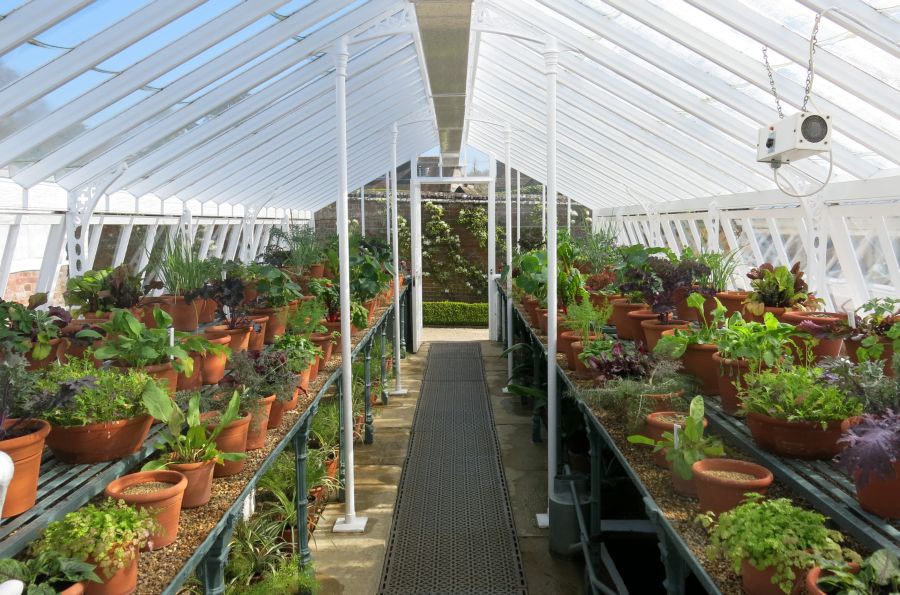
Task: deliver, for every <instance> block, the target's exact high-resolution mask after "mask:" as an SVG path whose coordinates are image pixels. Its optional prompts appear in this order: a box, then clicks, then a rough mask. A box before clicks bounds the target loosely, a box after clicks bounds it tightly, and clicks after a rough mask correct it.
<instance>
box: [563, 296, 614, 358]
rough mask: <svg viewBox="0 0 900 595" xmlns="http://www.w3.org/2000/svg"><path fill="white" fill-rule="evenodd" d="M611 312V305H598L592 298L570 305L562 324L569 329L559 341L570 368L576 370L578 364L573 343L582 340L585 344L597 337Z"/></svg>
mask: <svg viewBox="0 0 900 595" xmlns="http://www.w3.org/2000/svg"><path fill="white" fill-rule="evenodd" d="M610 314H612V307H611V306H610V305H608V304H607V305H605V306H603V307H597V306H596V305H595V304H594V303H593V302H591V301H590V300H582V301H581V302H580V303H578V302H576V303H574V304H571V305H569V307H568V309H567V310H566V314H565V320H564V321H563V325H562V327H563V328H567V329H569V330H567V331H566V330H564V331H563V332H562V333H561V334H560V338H559V342H558V343H557V346H558V347H559V350H560V351H561V352H562V353H564V354H565V356H566V361H567V362H568V364H569V369H571V370H574V369H575V365H576V361H575V352H574V351H572V343H574V342H576V341H581V342H582V344H584V342H585V341H586V340H588V339H590V338H592V337H596V335H597V333H599V332H600V331H601V330H602V329H603V327H604V326H606V323H607V322H608V321H609V317H610Z"/></svg>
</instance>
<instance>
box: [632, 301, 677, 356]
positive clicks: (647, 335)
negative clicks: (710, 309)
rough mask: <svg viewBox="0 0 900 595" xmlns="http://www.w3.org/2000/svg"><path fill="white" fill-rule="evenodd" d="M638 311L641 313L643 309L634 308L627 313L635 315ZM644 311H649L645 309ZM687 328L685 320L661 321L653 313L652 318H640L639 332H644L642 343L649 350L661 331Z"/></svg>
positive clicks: (660, 334)
mask: <svg viewBox="0 0 900 595" xmlns="http://www.w3.org/2000/svg"><path fill="white" fill-rule="evenodd" d="M639 312H640V313H642V312H645V311H644V310H635V311H634V312H629V313H628V315H629V316H637V315H638V313H639ZM646 312H650V311H649V310H646ZM650 314H653V312H650ZM687 328H688V323H687V321H685V320H678V319H673V320H670V321H669V322H666V323H663V322H660V321H659V317H657V316H656V314H653V318H644V319H643V320H641V332H642V333H643V334H644V343H645V344H646V345H647V349H648V350H649V351H653V348H654V347H656V344H657V343H658V342H659V340H660V338H661V337H662V334H663V331H667V330H672V329H687Z"/></svg>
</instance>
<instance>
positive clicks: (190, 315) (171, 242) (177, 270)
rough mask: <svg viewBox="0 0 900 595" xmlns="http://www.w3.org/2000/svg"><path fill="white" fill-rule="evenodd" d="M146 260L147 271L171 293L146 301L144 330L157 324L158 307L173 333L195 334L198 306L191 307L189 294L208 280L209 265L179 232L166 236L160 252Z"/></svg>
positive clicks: (191, 298)
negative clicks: (154, 311) (155, 308)
mask: <svg viewBox="0 0 900 595" xmlns="http://www.w3.org/2000/svg"><path fill="white" fill-rule="evenodd" d="M149 260H150V264H149V265H148V270H150V271H154V272H155V273H156V275H157V276H158V278H159V280H160V281H161V282H162V285H163V286H164V287H165V288H166V289H167V290H168V291H169V292H170V293H169V294H167V295H163V296H160V297H159V298H154V299H150V300H147V301H146V304H147V306H148V310H147V316H146V317H145V322H146V324H147V326H151V327H152V326H153V325H154V323H155V322H156V319H155V317H154V316H153V315H152V309H153V308H154V307H157V306H158V307H160V308H162V309H163V310H165V311H166V312H167V313H168V314H169V315H170V316H171V317H172V319H173V324H174V326H175V330H178V331H186V332H193V331H195V330H197V327H198V326H199V310H200V306H201V304H200V303H199V302H197V303H194V300H193V296H192V295H191V294H192V292H193V291H195V290H197V289H199V288H200V287H202V286H203V284H204V283H206V281H207V280H208V279H209V278H210V276H211V274H212V271H211V270H210V263H208V262H206V261H204V260H201V259H200V258H199V256H198V254H197V253H196V252H195V251H194V249H193V247H192V245H191V240H190V237H188V236H187V234H185V232H184V231H182V230H178V231H177V232H176V233H174V234H172V235H171V236H169V238H168V240H167V241H166V242H164V243H163V245H162V247H161V249H160V250H158V251H156V252H155V253H153V254H151V255H150V259H149Z"/></svg>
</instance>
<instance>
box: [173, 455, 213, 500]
mask: <svg viewBox="0 0 900 595" xmlns="http://www.w3.org/2000/svg"><path fill="white" fill-rule="evenodd" d="M215 466H216V462H215V460H213V459H210V460H208V461H203V462H202V463H169V465H168V466H167V468H168V469H171V470H172V471H178V472H179V473H181V474H182V475H184V477H185V479H187V487H186V488H185V489H184V497H183V498H182V500H181V507H182V508H198V507H200V506H203V505H204V504H206V503H207V502H209V499H210V498H211V497H212V482H213V472H214V471H215Z"/></svg>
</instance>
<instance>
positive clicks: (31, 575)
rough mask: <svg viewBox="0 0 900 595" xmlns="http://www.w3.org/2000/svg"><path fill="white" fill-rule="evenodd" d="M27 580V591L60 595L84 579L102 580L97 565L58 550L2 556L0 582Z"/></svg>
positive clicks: (0, 560) (29, 593)
mask: <svg viewBox="0 0 900 595" xmlns="http://www.w3.org/2000/svg"><path fill="white" fill-rule="evenodd" d="M10 580H18V581H22V582H23V583H25V591H24V594H25V595H57V593H59V592H61V591H62V590H63V589H66V588H67V587H69V586H71V585H72V584H74V583H78V582H81V581H91V582H97V583H99V582H100V577H99V576H97V574H96V573H95V572H94V565H93V564H88V563H87V562H85V561H84V560H80V559H77V558H69V557H67V556H64V555H62V554H60V553H59V552H55V551H47V552H41V553H40V554H38V555H36V556H34V557H32V558H26V559H24V560H14V559H12V558H3V559H0V582H3V581H10Z"/></svg>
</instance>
